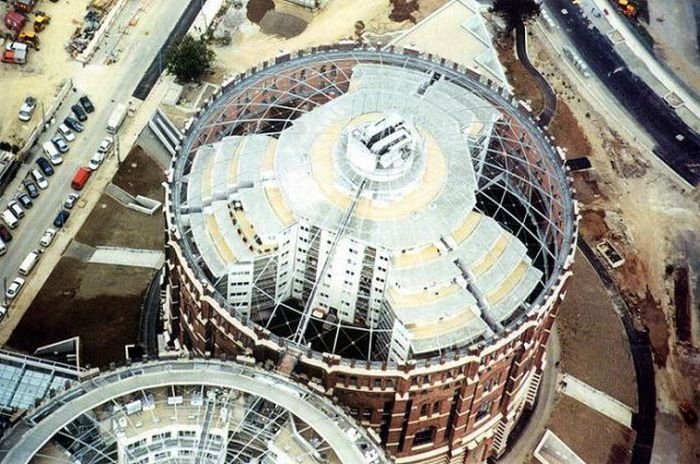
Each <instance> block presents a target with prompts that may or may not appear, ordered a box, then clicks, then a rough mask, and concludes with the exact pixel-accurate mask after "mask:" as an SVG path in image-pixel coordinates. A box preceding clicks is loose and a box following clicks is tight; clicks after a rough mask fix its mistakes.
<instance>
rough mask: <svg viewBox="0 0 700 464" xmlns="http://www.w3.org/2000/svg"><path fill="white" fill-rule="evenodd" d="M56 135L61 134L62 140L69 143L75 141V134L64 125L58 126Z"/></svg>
mask: <svg viewBox="0 0 700 464" xmlns="http://www.w3.org/2000/svg"><path fill="white" fill-rule="evenodd" d="M58 133H59V134H61V135H62V136H63V138H64V139H66V140H68V141H69V142H72V141H73V140H75V134H74V133H73V131H72V130H70V128H69V127H68V126H66V125H65V124H61V125H59V126H58Z"/></svg>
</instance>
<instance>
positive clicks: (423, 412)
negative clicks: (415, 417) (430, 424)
mask: <svg viewBox="0 0 700 464" xmlns="http://www.w3.org/2000/svg"><path fill="white" fill-rule="evenodd" d="M420 415H421V417H422V416H427V415H428V405H427V404H423V405H421V407H420Z"/></svg>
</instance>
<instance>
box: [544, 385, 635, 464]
mask: <svg viewBox="0 0 700 464" xmlns="http://www.w3.org/2000/svg"><path fill="white" fill-rule="evenodd" d="M549 428H550V430H551V431H552V432H554V433H555V434H556V435H557V436H558V437H559V438H561V439H562V440H563V441H564V443H566V444H567V445H568V446H569V448H571V449H572V450H573V451H574V452H575V453H576V454H577V455H578V456H579V457H580V458H581V459H583V460H584V461H585V462H588V463H596V464H624V463H628V462H630V458H631V454H630V453H629V451H628V450H631V449H632V445H633V444H634V436H635V435H634V431H633V430H630V429H628V428H626V427H625V426H623V425H621V424H619V423H617V422H615V421H614V420H612V419H608V418H607V417H605V416H603V415H602V414H600V413H598V412H596V411H594V410H592V409H590V408H588V407H587V406H585V405H583V404H582V403H579V402H578V401H576V400H574V399H572V398H569V397H568V396H563V395H562V396H560V397H559V399H558V400H557V403H556V405H555V407H554V411H553V413H552V418H551V419H550V422H549ZM532 462H533V464H534V463H538V464H539V461H537V459H533V460H532Z"/></svg>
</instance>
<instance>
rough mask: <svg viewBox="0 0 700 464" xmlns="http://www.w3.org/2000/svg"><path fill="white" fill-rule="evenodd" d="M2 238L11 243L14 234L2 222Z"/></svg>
mask: <svg viewBox="0 0 700 464" xmlns="http://www.w3.org/2000/svg"><path fill="white" fill-rule="evenodd" d="M0 238H1V239H2V241H3V242H5V243H9V242H11V241H12V234H11V233H10V229H8V228H7V227H5V226H4V225H2V224H0Z"/></svg>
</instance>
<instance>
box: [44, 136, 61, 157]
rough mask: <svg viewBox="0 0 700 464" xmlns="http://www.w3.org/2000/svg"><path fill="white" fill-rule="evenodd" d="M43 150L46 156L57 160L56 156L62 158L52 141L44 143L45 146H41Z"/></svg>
mask: <svg viewBox="0 0 700 464" xmlns="http://www.w3.org/2000/svg"><path fill="white" fill-rule="evenodd" d="M41 148H43V149H44V153H46V156H48V157H49V158H55V157H56V156H60V155H61V154H60V153H59V152H58V149H56V145H54V144H53V143H52V142H51V140H47V141H46V142H44V144H43V145H42V146H41Z"/></svg>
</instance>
